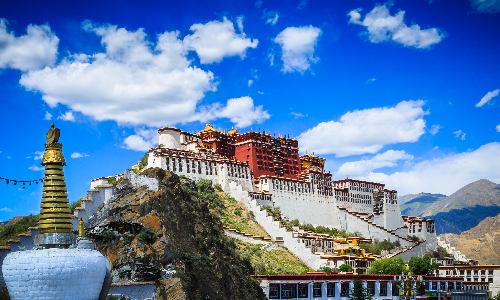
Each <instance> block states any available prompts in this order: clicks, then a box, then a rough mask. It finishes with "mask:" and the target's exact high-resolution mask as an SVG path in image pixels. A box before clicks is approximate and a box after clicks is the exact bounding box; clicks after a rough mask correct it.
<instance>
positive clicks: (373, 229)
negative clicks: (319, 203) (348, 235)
mask: <svg viewBox="0 0 500 300" xmlns="http://www.w3.org/2000/svg"><path fill="white" fill-rule="evenodd" d="M337 208H338V209H339V211H340V212H342V213H345V214H346V216H350V217H351V218H352V217H354V218H355V219H356V221H357V222H351V224H356V223H357V224H360V223H361V224H363V225H364V226H357V227H358V229H362V231H364V232H360V233H362V234H365V233H369V234H368V236H370V237H374V238H377V235H379V236H380V237H378V238H379V239H380V240H383V239H384V238H381V237H384V236H387V234H389V236H388V237H389V240H390V241H391V242H395V241H399V242H400V243H401V245H402V246H403V247H409V246H411V245H412V244H413V242H412V241H410V240H408V239H407V238H405V237H402V236H400V235H398V234H396V233H395V232H394V230H391V231H389V230H387V229H386V228H384V227H382V226H380V225H377V224H375V223H373V222H372V221H369V219H370V217H362V216H361V215H359V214H357V213H356V212H352V211H349V210H347V209H346V208H344V207H340V206H337ZM360 221H361V222H360Z"/></svg>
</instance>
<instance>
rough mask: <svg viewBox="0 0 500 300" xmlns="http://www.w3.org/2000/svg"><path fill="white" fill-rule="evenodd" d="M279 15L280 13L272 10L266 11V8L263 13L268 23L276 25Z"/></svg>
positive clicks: (263, 17)
mask: <svg viewBox="0 0 500 300" xmlns="http://www.w3.org/2000/svg"><path fill="white" fill-rule="evenodd" d="M279 17H280V16H279V14H278V13H277V12H275V11H272V10H271V11H266V9H264V12H263V13H262V19H266V24H271V25H276V23H278V19H279Z"/></svg>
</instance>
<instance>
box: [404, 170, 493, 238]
mask: <svg viewBox="0 0 500 300" xmlns="http://www.w3.org/2000/svg"><path fill="white" fill-rule="evenodd" d="M408 196H409V197H408ZM402 198H403V199H404V203H403V204H402V205H401V207H400V208H401V210H402V212H403V214H406V215H414V216H420V217H427V218H430V219H434V220H436V233H437V234H438V235H439V234H443V233H455V234H460V233H461V232H463V231H466V230H469V229H471V228H473V227H474V226H476V225H478V224H479V222H481V221H482V220H484V219H485V218H487V217H493V216H496V215H497V214H499V213H500V185H498V184H496V183H494V182H491V181H489V180H486V179H481V180H478V181H475V182H473V183H470V184H468V185H466V186H464V187H462V188H461V189H459V190H458V191H456V192H455V193H453V194H452V195H450V196H448V197H446V196H444V195H440V194H427V193H421V194H417V195H407V196H403V197H402Z"/></svg>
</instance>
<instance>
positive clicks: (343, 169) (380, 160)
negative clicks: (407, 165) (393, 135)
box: [336, 150, 413, 177]
mask: <svg viewBox="0 0 500 300" xmlns="http://www.w3.org/2000/svg"><path fill="white" fill-rule="evenodd" d="M403 159H404V160H409V159H413V155H410V154H408V153H406V152H405V151H404V150H388V151H386V152H384V153H381V154H377V155H375V156H374V157H372V158H371V159H364V160H359V161H353V162H346V163H344V164H343V165H341V166H340V168H339V169H338V171H337V173H336V176H337V177H339V176H341V177H345V176H360V175H361V176H366V175H368V173H369V172H371V171H373V170H375V169H379V168H383V167H395V166H397V163H396V162H397V161H398V160H403Z"/></svg>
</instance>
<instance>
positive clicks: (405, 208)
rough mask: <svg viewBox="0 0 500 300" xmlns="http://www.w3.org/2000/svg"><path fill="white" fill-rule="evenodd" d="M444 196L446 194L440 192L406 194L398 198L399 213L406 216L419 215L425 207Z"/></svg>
mask: <svg viewBox="0 0 500 300" xmlns="http://www.w3.org/2000/svg"><path fill="white" fill-rule="evenodd" d="M445 197H446V195H442V194H429V193H420V194H416V195H413V194H408V195H406V196H403V197H400V198H399V203H400V209H401V213H402V214H403V215H407V216H420V215H422V213H423V212H424V211H425V209H426V208H427V207H429V206H430V205H431V204H433V203H435V202H436V201H439V199H441V198H445ZM401 200H403V201H401Z"/></svg>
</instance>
